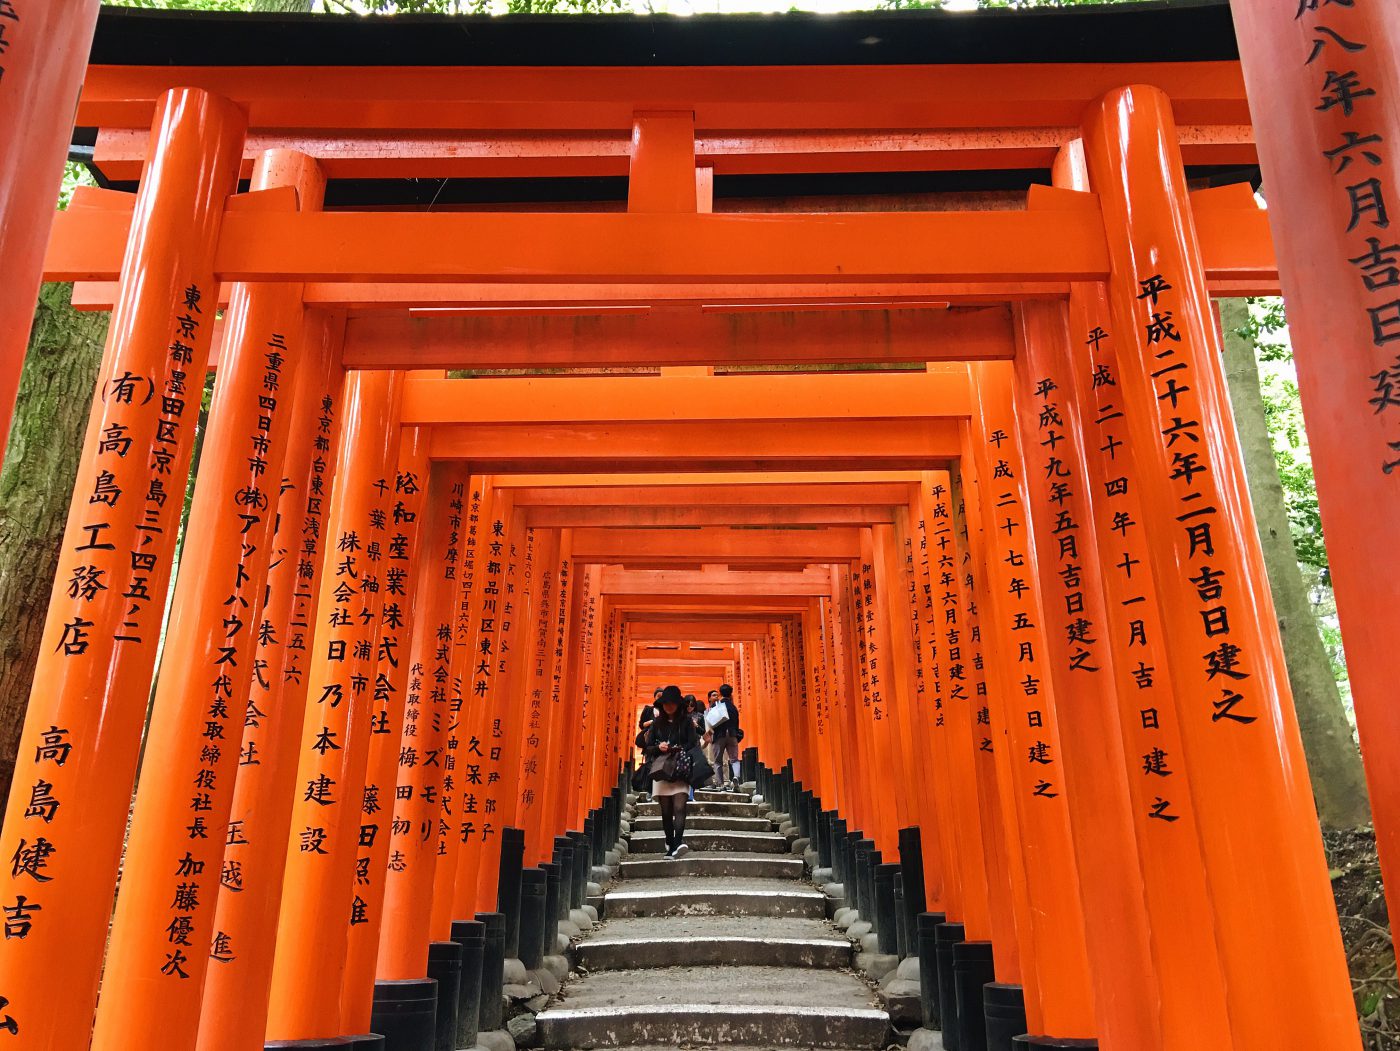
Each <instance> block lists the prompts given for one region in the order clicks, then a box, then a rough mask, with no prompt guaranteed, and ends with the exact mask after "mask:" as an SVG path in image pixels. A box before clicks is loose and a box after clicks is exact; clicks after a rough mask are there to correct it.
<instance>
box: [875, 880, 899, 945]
mask: <svg viewBox="0 0 1400 1051" xmlns="http://www.w3.org/2000/svg"><path fill="white" fill-rule="evenodd" d="M898 872H899V866H898V865H884V864H882V865H876V866H875V872H874V875H873V876H872V877H871V879H872V882H873V884H874V887H875V933H876V935H877V936H878V939H879V943H878V944H879V949H880V953H881V955H883V956H893V955H895V954H896V953H897V952H899V933H898V932H897V931H896V930H895V924H896V923H898V916H897V914H896V913H895V911H894V877H895V875H896V874H897V873H898Z"/></svg>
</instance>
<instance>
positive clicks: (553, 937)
mask: <svg viewBox="0 0 1400 1051" xmlns="http://www.w3.org/2000/svg"><path fill="white" fill-rule="evenodd" d="M540 868H542V869H544V879H545V883H544V915H543V916H542V917H540V927H541V930H540V952H541V953H542V954H543V955H545V956H553V955H554V954H555V953H557V952H558V951H559V866H558V865H556V864H554V862H552V861H543V862H541V863H540Z"/></svg>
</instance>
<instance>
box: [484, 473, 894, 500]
mask: <svg viewBox="0 0 1400 1051" xmlns="http://www.w3.org/2000/svg"><path fill="white" fill-rule="evenodd" d="M491 484H492V485H493V486H495V487H496V488H497V489H510V490H514V491H516V493H517V499H518V500H519V501H520V502H522V503H533V504H554V503H559V504H567V503H583V504H596V503H632V502H638V503H645V502H647V498H648V497H653V498H654V499H653V501H652V502H654V503H661V504H671V503H680V502H684V501H685V500H692V499H693V500H714V499H716V498H717V495H718V494H719V493H720V492H722V491H723V490H724V489H726V488H731V487H736V486H737V487H740V489H741V491H742V493H743V494H744V499H743V500H742V501H741V502H742V503H749V502H750V497H752V500H753V502H755V503H763V502H770V503H772V502H776V503H784V504H786V503H797V504H803V503H806V504H811V503H846V502H850V503H869V504H877V503H884V502H885V500H886V499H887V498H890V499H893V500H896V501H902V500H903V499H904V497H903V496H901V495H898V494H894V495H893V496H891V494H892V493H893V490H892V489H890V487H891V486H902V485H911V484H912V485H918V484H919V472H918V471H789V472H784V473H781V474H773V475H770V476H769V477H767V478H755V477H754V476H753V475H751V474H743V473H737V472H727V473H726V472H715V473H709V474H705V473H697V472H684V471H683V472H667V473H655V474H644V475H636V474H500V475H496V476H495V477H493V478H492V479H491ZM815 486H821V487H823V489H824V494H818V496H817V498H816V499H813V498H812V497H811V496H810V495H808V494H809V493H810V491H811V489H812V487H815ZM860 486H864V487H866V488H858V487H860ZM682 488H684V489H690V490H693V491H695V493H694V494H690V495H687V494H682V493H681V492H680V490H681V489H682ZM585 490H587V491H586V492H585ZM609 490H611V491H609ZM701 490H703V492H700V491H701ZM695 494H698V495H695Z"/></svg>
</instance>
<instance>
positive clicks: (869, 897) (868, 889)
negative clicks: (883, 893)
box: [860, 850, 885, 928]
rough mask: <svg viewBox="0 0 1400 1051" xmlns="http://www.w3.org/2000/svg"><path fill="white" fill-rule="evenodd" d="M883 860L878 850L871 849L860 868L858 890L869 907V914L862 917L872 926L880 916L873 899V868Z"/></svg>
mask: <svg viewBox="0 0 1400 1051" xmlns="http://www.w3.org/2000/svg"><path fill="white" fill-rule="evenodd" d="M884 860H885V859H884V858H883V857H882V856H881V854H880V852H879V851H878V850H872V851H871V852H870V857H869V858H868V859H866V862H865V865H864V866H863V867H862V868H861V870H860V892H861V893H862V894H864V895H865V904H866V905H867V906H868V907H869V909H870V915H868V916H866V917H864V918H865V919H867V920H869V921H870V926H871V927H872V928H873V927H874V926H875V923H876V921H878V920H879V918H880V915H879V911H878V907H877V904H876V901H875V869H876V867H877V866H879V865H882V864H883V863H884Z"/></svg>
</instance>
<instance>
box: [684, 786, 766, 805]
mask: <svg viewBox="0 0 1400 1051" xmlns="http://www.w3.org/2000/svg"><path fill="white" fill-rule="evenodd" d="M695 798H696V799H698V800H699V801H700V802H702V803H752V802H753V796H752V795H750V794H749V793H748V792H721V791H719V790H718V789H714V788H697V789H696V790H695Z"/></svg>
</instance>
